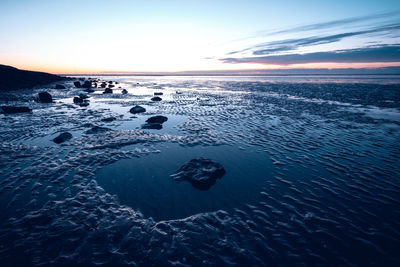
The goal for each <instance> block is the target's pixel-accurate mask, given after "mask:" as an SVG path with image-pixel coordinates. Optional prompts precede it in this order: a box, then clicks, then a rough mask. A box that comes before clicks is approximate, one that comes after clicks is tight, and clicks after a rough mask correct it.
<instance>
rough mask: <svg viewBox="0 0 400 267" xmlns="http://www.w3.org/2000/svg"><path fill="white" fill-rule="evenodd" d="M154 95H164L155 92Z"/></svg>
mask: <svg viewBox="0 0 400 267" xmlns="http://www.w3.org/2000/svg"><path fill="white" fill-rule="evenodd" d="M154 95H163V93H162V92H154Z"/></svg>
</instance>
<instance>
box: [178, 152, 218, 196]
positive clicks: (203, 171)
mask: <svg viewBox="0 0 400 267" xmlns="http://www.w3.org/2000/svg"><path fill="white" fill-rule="evenodd" d="M225 172H226V171H225V169H224V167H223V166H222V165H221V164H219V163H217V162H214V161H212V160H211V159H206V158H196V159H192V160H190V161H189V162H187V163H185V164H184V165H182V166H181V167H180V168H179V169H178V170H177V172H176V173H175V174H173V175H171V177H172V178H173V179H174V180H175V181H188V182H189V183H191V184H192V186H194V187H195V188H197V189H199V190H208V189H209V188H210V187H211V186H213V185H214V184H215V182H216V181H217V179H220V178H221V177H222V176H224V174H225Z"/></svg>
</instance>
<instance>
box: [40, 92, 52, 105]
mask: <svg viewBox="0 0 400 267" xmlns="http://www.w3.org/2000/svg"><path fill="white" fill-rule="evenodd" d="M39 101H40V102H41V103H53V98H52V97H51V94H49V93H48V92H40V93H39Z"/></svg>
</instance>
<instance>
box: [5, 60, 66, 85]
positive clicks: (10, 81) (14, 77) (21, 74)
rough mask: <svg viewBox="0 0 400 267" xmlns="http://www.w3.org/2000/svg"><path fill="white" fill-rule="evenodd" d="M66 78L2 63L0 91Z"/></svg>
mask: <svg viewBox="0 0 400 267" xmlns="http://www.w3.org/2000/svg"><path fill="white" fill-rule="evenodd" d="M65 79H67V78H66V77H62V76H58V75H54V74H50V73H45V72H37V71H27V70H20V69H17V68H14V67H11V66H6V65H1V64H0V91H10V90H17V89H27V88H33V87H35V86H39V85H44V84H48V83H52V82H57V81H61V80H65Z"/></svg>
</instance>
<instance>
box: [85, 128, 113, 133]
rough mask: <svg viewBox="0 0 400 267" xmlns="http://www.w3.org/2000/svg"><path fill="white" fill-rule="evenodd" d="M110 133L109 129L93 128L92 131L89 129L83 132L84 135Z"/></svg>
mask: <svg viewBox="0 0 400 267" xmlns="http://www.w3.org/2000/svg"><path fill="white" fill-rule="evenodd" d="M108 131H111V129H110V128H106V127H100V126H94V127H93V128H92V129H89V130H87V131H86V132H85V134H98V133H104V132H108Z"/></svg>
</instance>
